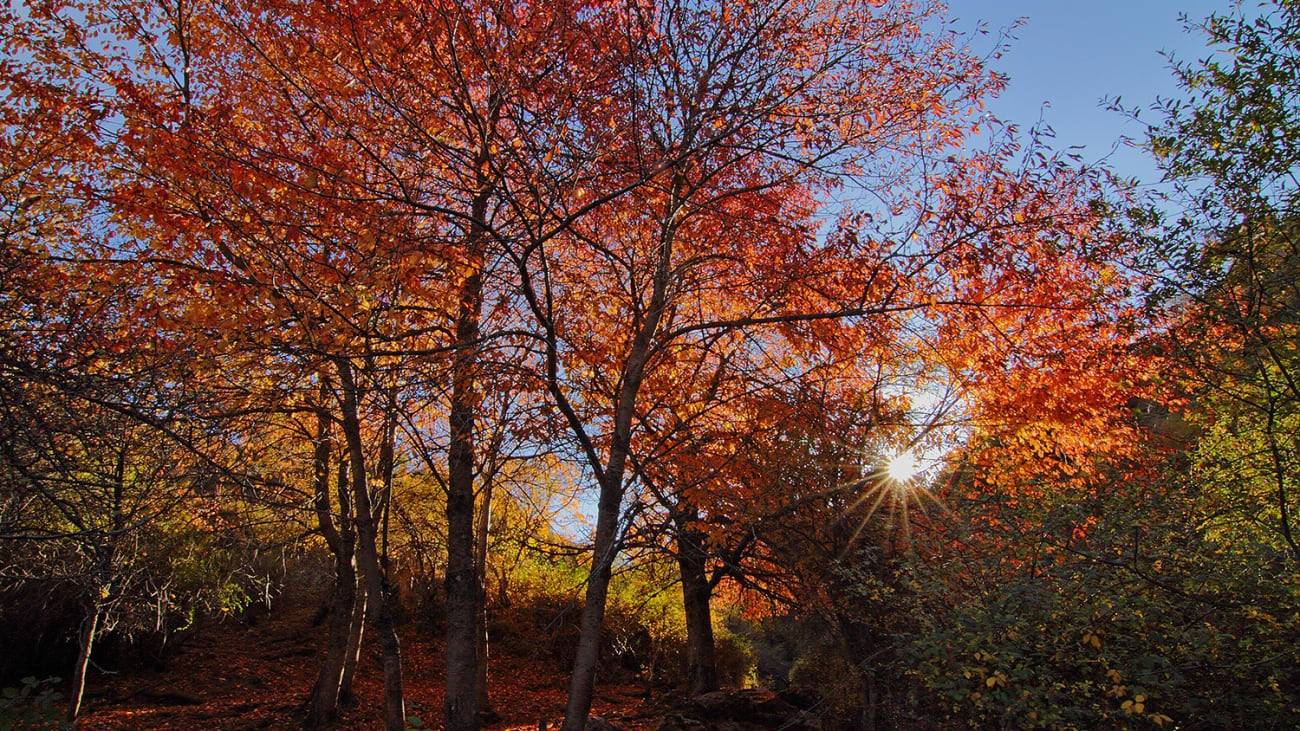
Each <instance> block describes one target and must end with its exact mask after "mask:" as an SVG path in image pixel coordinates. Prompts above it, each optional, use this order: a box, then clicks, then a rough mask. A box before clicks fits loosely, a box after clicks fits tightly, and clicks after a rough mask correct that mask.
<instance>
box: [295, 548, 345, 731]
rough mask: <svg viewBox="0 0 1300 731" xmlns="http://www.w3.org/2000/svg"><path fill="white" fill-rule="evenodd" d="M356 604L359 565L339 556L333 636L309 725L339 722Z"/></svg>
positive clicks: (314, 693) (310, 707)
mask: <svg viewBox="0 0 1300 731" xmlns="http://www.w3.org/2000/svg"><path fill="white" fill-rule="evenodd" d="M355 604H356V569H355V568H354V567H353V565H352V557H351V555H348V556H347V557H346V559H345V558H344V557H343V556H336V557H335V561H334V596H333V605H334V610H333V615H332V616H331V617H330V633H329V640H328V641H327V643H326V646H325V662H324V664H322V665H321V669H320V674H319V675H317V676H316V685H315V687H314V688H313V689H312V694H311V700H310V701H309V703H308V709H307V720H306V722H305V723H304V724H303V725H304V726H305V727H306V728H308V729H326V728H331V727H332V726H334V724H335V723H337V722H338V716H339V706H340V705H341V703H342V692H343V667H344V664H345V661H346V658H347V651H348V634H349V630H350V628H351V624H352V615H353V609H354V607H355Z"/></svg>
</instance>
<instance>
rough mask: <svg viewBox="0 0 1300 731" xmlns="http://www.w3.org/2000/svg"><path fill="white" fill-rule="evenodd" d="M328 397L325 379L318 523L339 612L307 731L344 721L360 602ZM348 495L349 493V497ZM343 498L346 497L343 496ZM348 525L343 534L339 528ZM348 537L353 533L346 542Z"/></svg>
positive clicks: (319, 416)
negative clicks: (333, 466) (333, 487)
mask: <svg viewBox="0 0 1300 731" xmlns="http://www.w3.org/2000/svg"><path fill="white" fill-rule="evenodd" d="M327 397H328V386H327V384H326V383H325V382H324V381H323V380H322V383H321V400H320V402H321V404H322V405H321V406H320V408H319V409H318V410H317V412H316V445H315V454H314V455H313V460H312V462H313V464H312V471H313V473H314V477H315V491H316V494H315V498H314V500H313V506H314V507H315V509H316V522H317V525H318V528H319V530H320V532H321V535H322V536H324V538H325V543H326V545H328V546H329V549H330V553H331V554H333V556H334V591H333V594H332V595H331V598H330V600H331V604H332V608H333V613H332V616H331V617H330V631H329V638H328V639H327V640H326V644H325V661H324V662H323V663H322V664H321V669H320V673H319V674H318V675H317V676H316V684H315V686H313V687H312V691H311V696H310V697H309V698H308V700H307V718H306V720H305V721H304V723H303V726H304V727H305V728H307V729H326V728H331V727H332V726H334V725H335V724H336V723H337V722H338V716H339V698H340V695H339V694H340V689H341V688H342V678H343V661H344V655H345V653H346V652H347V642H348V625H349V624H350V622H351V620H352V606H353V604H354V603H355V601H356V583H357V577H356V567H355V566H354V565H353V557H352V553H353V546H352V543H353V541H352V540H351V535H350V531H349V530H347V528H346V524H347V522H348V516H347V506H348V504H349V502H350V501H347V500H342V501H340V506H339V518H338V523H336V522H335V519H334V513H333V506H332V504H331V501H330V452H331V446H332V445H331V441H330V414H329V412H328V411H326V410H325V408H324V406H323V404H324V403H325V399H326V398H327ZM345 465H346V462H340V463H339V469H340V473H341V474H340V475H339V477H340V479H345V477H344V475H345V473H344V472H343V470H344V469H345ZM345 494H346V493H344V495H345ZM341 497H342V496H341ZM341 525H342V526H344V530H343V531H340V529H339V526H341ZM344 533H348V536H347V537H346V538H345V536H344Z"/></svg>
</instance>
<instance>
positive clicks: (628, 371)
mask: <svg viewBox="0 0 1300 731" xmlns="http://www.w3.org/2000/svg"><path fill="white" fill-rule="evenodd" d="M685 184H686V179H685V177H684V176H682V175H681V174H674V176H673V182H672V187H671V191H670V195H669V201H668V205H667V208H666V209H665V212H664V219H663V228H662V230H661V232H660V236H659V250H658V252H657V256H656V261H655V273H654V287H653V291H652V293H651V297H650V305H649V307H647V308H646V317H645V321H644V322H643V323H642V324H641V329H640V330H638V331H637V334H636V337H635V338H634V339H633V341H632V347H631V348H630V349H629V350H628V355H627V360H626V361H625V362H624V363H625V365H624V367H623V377H622V385H621V386H620V387H619V392H618V398H617V400H616V401H615V408H614V424H613V429H612V433H611V438H610V446H609V457H608V459H607V460H606V461H605V465H604V468H603V469H602V468H601V465H600V464H598V460H597V459H596V458H595V457H594V456H589V457H588V459H590V460H591V462H592V464H591V467H592V468H593V470H594V471H595V472H596V473H597V475H598V480H599V482H600V500H599V501H598V502H597V504H596V540H595V545H594V546H593V548H592V560H591V573H590V574H589V575H588V577H587V596H586V600H585V602H584V604H583V607H582V624H581V626H580V628H579V635H578V651H577V657H576V658H575V659H574V662H573V677H572V678H571V679H570V681H569V700H568V704H567V705H566V706H565V710H564V727H563V731H585V729H586V727H587V718H588V716H590V715H591V699H592V695H593V694H594V692H595V690H596V663H597V661H599V660H600V640H601V634H602V632H603V630H604V625H605V602H606V601H607V600H608V599H609V579H610V575H611V574H612V573H613V569H614V558H615V556H616V555H617V554H618V550H619V543H620V538H621V536H620V530H619V517H620V514H621V513H622V509H623V475H624V474H625V473H626V471H627V458H628V455H629V454H631V449H632V420H633V417H634V416H635V415H636V401H637V395H638V394H639V393H640V391H641V383H642V382H643V381H644V379H645V369H646V366H647V364H648V363H649V362H650V354H651V352H652V349H653V347H654V338H655V335H656V333H657V332H658V329H659V322H660V320H662V319H663V315H664V310H665V308H666V307H667V304H668V285H669V283H670V281H671V279H672V266H671V265H672V253H673V242H674V240H675V238H676V233H677V226H678V224H679V223H680V220H679V218H678V215H679V213H680V212H681V198H680V194H681V191H682V189H683V187H684V186H685ZM547 357H548V358H549V359H551V363H550V364H549V365H548V368H549V369H550V376H549V377H550V379H551V382H550V383H549V384H548V387H549V388H550V389H551V392H552V394H556V393H557V391H558V389H557V384H556V381H555V377H556V376H555V365H556V364H555V360H556V355H555V353H554V352H553V351H552V352H551V353H550V354H548V356H547ZM571 421H572V419H571ZM579 429H580V430H581V427H579ZM592 454H593V455H594V453H592Z"/></svg>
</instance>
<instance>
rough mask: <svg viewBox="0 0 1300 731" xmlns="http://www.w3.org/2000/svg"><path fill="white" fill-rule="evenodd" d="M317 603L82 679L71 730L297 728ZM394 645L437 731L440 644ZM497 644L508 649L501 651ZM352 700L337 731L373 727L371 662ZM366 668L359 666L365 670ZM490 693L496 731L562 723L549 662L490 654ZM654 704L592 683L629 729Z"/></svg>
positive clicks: (558, 686) (408, 629) (409, 631)
mask: <svg viewBox="0 0 1300 731" xmlns="http://www.w3.org/2000/svg"><path fill="white" fill-rule="evenodd" d="M317 611H318V608H317V606H313V605H308V604H305V603H304V604H301V605H297V606H294V605H292V604H290V605H288V606H282V607H281V608H278V609H277V611H274V612H272V613H270V614H269V615H266V616H264V617H262V618H261V619H260V620H259V621H256V622H248V621H245V620H235V619H231V620H227V621H224V622H220V623H217V622H212V623H207V624H205V625H203V626H201V627H199V628H197V631H196V632H194V634H193V636H191V637H190V638H188V639H187V640H186V641H185V642H184V643H183V644H182V645H181V646H180V647H179V648H177V649H176V650H174V651H173V653H172V654H171V655H169V656H168V659H167V662H166V669H165V670H131V671H123V672H122V673H120V674H116V675H108V674H104V673H102V672H96V671H94V670H92V671H91V673H90V677H89V678H88V682H87V695H86V703H85V705H84V706H83V713H82V722H81V723H79V724H78V728H85V729H123V730H126V729H130V730H132V731H135V730H137V729H139V730H141V731H151V730H161V729H212V730H213V731H252V730H253V729H293V728H300V724H301V717H302V714H301V709H302V706H303V702H304V700H305V698H306V696H307V694H308V692H309V691H310V690H311V687H312V684H313V683H314V682H315V679H316V673H317V670H318V668H319V662H320V660H321V658H322V656H323V646H324V639H323V637H324V631H323V630H324V626H323V625H321V624H319V623H318V624H316V625H313V621H312V620H313V619H314V618H315V615H316V614H317ZM400 634H401V638H402V673H403V680H404V685H405V692H406V712H407V715H408V717H409V716H411V715H414V716H418V717H419V718H420V719H421V720H422V722H423V724H424V725H425V726H426V727H429V728H438V727H441V725H442V723H441V721H442V701H443V686H442V680H443V656H442V643H441V641H440V640H438V639H435V638H433V637H431V636H430V633H428V632H422V631H420V630H419V629H418V628H417V627H416V626H415V624H414V623H408V624H407V625H405V626H404V627H403V628H402V631H401V632H400ZM503 644H505V643H503ZM362 662H363V663H365V664H363V665H362V666H361V667H359V668H358V672H357V679H356V694H357V704H356V706H355V707H354V708H353V709H351V710H350V711H348V712H347V713H346V714H345V716H344V718H343V723H342V725H341V728H342V729H347V730H349V731H360V730H362V729H378V728H382V726H383V724H382V722H381V719H382V717H383V714H382V709H381V699H382V692H383V681H382V673H381V672H380V668H379V663H378V661H377V659H376V658H375V656H374V655H373V654H370V653H367V654H365V655H364V656H363V659H362ZM367 665H368V666H367ZM493 665H494V667H493V672H492V674H491V676H490V681H489V689H490V693H491V698H492V701H493V702H492V706H493V709H494V710H495V711H496V712H497V713H498V714H499V716H500V717H499V719H498V720H496V721H495V722H493V723H491V724H489V725H487V726H486V728H489V729H493V730H500V731H506V730H507V729H538V728H539V724H541V723H543V722H544V723H545V724H546V727H547V728H552V729H554V728H557V727H558V725H559V722H560V721H561V720H563V717H564V701H565V696H566V690H567V680H568V675H567V673H564V672H560V671H558V670H557V668H556V666H555V663H554V662H553V661H548V660H544V659H543V660H539V659H536V658H532V657H511V656H509V655H507V654H499V655H498V657H496V658H495V659H494V663H493ZM661 705H662V704H661V703H660V702H657V701H656V699H653V698H650V697H649V696H648V694H647V692H646V688H645V686H644V684H627V685H600V686H597V689H596V696H595V699H594V703H593V705H592V714H593V715H595V716H600V717H602V718H604V719H606V720H608V721H611V722H614V723H616V724H618V725H619V726H621V727H623V728H626V729H628V730H629V731H646V730H648V729H651V728H653V727H654V726H655V725H657V717H658V711H659V708H660V707H661Z"/></svg>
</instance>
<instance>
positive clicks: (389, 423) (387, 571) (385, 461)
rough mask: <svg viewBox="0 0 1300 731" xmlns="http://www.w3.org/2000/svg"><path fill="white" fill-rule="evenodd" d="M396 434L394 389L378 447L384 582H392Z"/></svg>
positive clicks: (381, 551) (381, 558)
mask: <svg viewBox="0 0 1300 731" xmlns="http://www.w3.org/2000/svg"><path fill="white" fill-rule="evenodd" d="M396 432H397V396H396V389H394V390H393V392H392V393H390V395H389V398H388V408H387V410H385V412H384V440H383V442H382V443H381V444H380V445H379V479H380V480H381V482H382V487H383V489H382V491H381V492H380V495H381V497H380V503H379V505H380V508H379V512H380V515H381V516H382V518H383V519H382V525H383V541H382V543H381V545H382V549H381V550H380V554H379V565H380V567H381V568H382V569H383V570H384V581H385V582H386V583H387V582H391V581H392V578H393V577H392V572H391V567H390V566H389V560H388V525H389V522H390V519H389V518H390V516H391V515H392V512H393V440H394V438H395V436H396Z"/></svg>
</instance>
